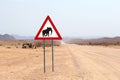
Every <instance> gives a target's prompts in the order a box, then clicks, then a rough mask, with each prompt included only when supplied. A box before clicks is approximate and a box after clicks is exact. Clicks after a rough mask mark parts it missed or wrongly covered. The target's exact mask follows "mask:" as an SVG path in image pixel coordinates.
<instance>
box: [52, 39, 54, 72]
mask: <svg viewBox="0 0 120 80" xmlns="http://www.w3.org/2000/svg"><path fill="white" fill-rule="evenodd" d="M52 72H54V44H53V40H52Z"/></svg>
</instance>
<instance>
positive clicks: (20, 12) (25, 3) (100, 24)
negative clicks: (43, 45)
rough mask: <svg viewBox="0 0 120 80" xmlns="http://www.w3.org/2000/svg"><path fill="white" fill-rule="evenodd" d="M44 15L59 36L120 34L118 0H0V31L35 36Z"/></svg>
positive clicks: (119, 1) (0, 32)
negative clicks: (53, 25) (48, 16)
mask: <svg viewBox="0 0 120 80" xmlns="http://www.w3.org/2000/svg"><path fill="white" fill-rule="evenodd" d="M47 15H50V17H51V18H52V20H53V22H54V24H55V26H56V27H57V29H58V30H59V32H60V34H61V35H62V36H69V37H72V36H73V37H101V36H109V37H112V36H120V0H0V34H5V33H9V34H18V35H22V36H35V34H36V33H37V31H38V30H39V28H40V26H41V25H42V23H43V21H44V19H45V18H46V16H47Z"/></svg>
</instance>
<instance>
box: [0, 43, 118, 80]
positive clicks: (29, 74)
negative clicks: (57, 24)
mask: <svg viewBox="0 0 120 80" xmlns="http://www.w3.org/2000/svg"><path fill="white" fill-rule="evenodd" d="M54 53H55V72H52V69H51V47H47V48H46V73H45V74H44V71H43V48H37V49H22V48H15V47H11V48H6V47H3V46H0V80H120V49H119V48H113V47H103V46H79V45H75V44H64V43H63V44H62V45H61V46H60V47H59V46H55V47H54Z"/></svg>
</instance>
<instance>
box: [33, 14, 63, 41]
mask: <svg viewBox="0 0 120 80" xmlns="http://www.w3.org/2000/svg"><path fill="white" fill-rule="evenodd" d="M61 39H62V37H61V35H60V33H59V32H58V30H57V29H56V27H55V25H54V23H53V22H52V20H51V18H50V17H49V16H47V18H46V19H45V21H44V22H43V24H42V26H41V28H40V29H39V31H38V33H37V35H36V36H35V38H34V40H61Z"/></svg>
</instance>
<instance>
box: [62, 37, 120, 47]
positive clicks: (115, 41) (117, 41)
mask: <svg viewBox="0 0 120 80" xmlns="http://www.w3.org/2000/svg"><path fill="white" fill-rule="evenodd" d="M64 42H66V43H69V44H79V45H120V37H119V36H118V37H113V38H109V37H104V38H98V39H80V38H74V39H64Z"/></svg>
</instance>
